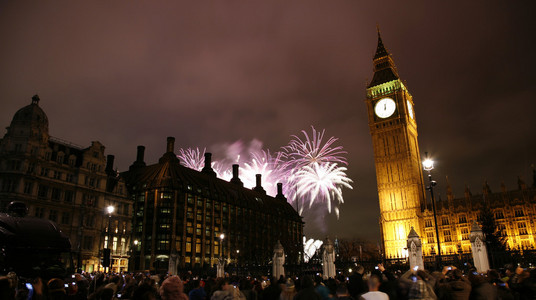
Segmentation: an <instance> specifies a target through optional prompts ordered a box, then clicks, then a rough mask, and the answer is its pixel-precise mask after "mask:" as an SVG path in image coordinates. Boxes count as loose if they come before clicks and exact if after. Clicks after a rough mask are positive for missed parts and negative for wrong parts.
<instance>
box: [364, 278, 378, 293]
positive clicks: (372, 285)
mask: <svg viewBox="0 0 536 300" xmlns="http://www.w3.org/2000/svg"><path fill="white" fill-rule="evenodd" d="M367 284H368V288H369V291H371V292H374V291H378V290H379V288H380V278H379V277H378V276H376V275H372V276H370V278H369V280H368V282H367Z"/></svg>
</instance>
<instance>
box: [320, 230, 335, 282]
mask: <svg viewBox="0 0 536 300" xmlns="http://www.w3.org/2000/svg"><path fill="white" fill-rule="evenodd" d="M323 248H324V252H323V254H322V270H323V274H324V279H328V278H335V276H336V274H335V247H334V246H333V243H332V242H331V240H330V239H329V238H326V240H325V241H324V245H323Z"/></svg>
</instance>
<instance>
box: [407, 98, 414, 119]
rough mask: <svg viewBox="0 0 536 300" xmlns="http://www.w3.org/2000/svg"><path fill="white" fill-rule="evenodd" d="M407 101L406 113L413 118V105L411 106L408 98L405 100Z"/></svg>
mask: <svg viewBox="0 0 536 300" xmlns="http://www.w3.org/2000/svg"><path fill="white" fill-rule="evenodd" d="M407 103H408V113H409V116H410V117H411V118H412V119H413V118H415V117H414V116H413V106H411V102H409V100H407Z"/></svg>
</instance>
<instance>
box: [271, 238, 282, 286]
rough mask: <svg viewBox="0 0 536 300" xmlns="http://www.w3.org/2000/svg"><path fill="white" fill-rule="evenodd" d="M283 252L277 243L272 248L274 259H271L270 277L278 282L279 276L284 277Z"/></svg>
mask: <svg viewBox="0 0 536 300" xmlns="http://www.w3.org/2000/svg"><path fill="white" fill-rule="evenodd" d="M284 264H285V250H284V249H283V245H281V243H280V242H279V241H277V244H276V245H275V248H274V257H273V259H272V276H273V277H274V278H275V279H276V280H278V279H279V277H281V275H283V276H285V267H284V266H283V265H284Z"/></svg>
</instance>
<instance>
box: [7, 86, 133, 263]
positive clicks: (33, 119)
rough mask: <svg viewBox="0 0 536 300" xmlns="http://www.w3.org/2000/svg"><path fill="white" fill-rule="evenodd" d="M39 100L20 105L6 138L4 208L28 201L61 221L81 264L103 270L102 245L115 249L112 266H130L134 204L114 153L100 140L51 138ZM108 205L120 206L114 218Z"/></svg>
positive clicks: (32, 210)
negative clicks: (108, 152) (79, 141)
mask: <svg viewBox="0 0 536 300" xmlns="http://www.w3.org/2000/svg"><path fill="white" fill-rule="evenodd" d="M39 101H40V99H39V96H37V95H35V96H33V97H32V101H31V103H30V104H29V105H26V106H24V107H23V108H21V109H19V110H18V111H17V112H16V113H15V115H14V116H13V119H12V121H11V124H10V125H9V127H7V132H6V134H5V135H4V137H3V138H2V139H0V210H1V211H5V209H6V207H7V205H8V204H9V203H10V202H11V201H15V200H17V201H23V202H24V203H25V204H26V205H27V207H28V208H29V214H30V215H31V216H36V217H39V218H46V219H49V220H51V221H53V222H55V223H57V224H58V225H59V226H60V228H61V230H62V231H63V232H64V233H65V234H66V235H67V236H68V237H69V238H70V240H71V244H72V246H73V249H72V251H73V253H74V261H75V265H76V266H77V267H78V268H79V269H82V270H85V271H89V272H91V271H96V270H98V269H102V266H101V258H102V251H103V250H102V249H103V248H110V249H111V253H112V268H113V269H114V270H116V271H119V270H122V269H123V270H125V269H126V268H127V266H128V255H127V253H128V250H129V249H130V248H129V243H130V224H131V222H130V216H131V215H132V205H131V201H129V199H128V197H127V191H126V188H125V184H124V182H123V181H122V180H121V179H120V178H119V176H118V173H117V172H116V171H114V169H113V162H114V157H113V155H108V157H106V156H105V155H104V149H105V147H104V146H103V145H102V144H101V143H100V142H98V141H94V142H91V145H90V146H89V147H82V146H77V145H75V144H73V143H70V142H68V141H64V140H62V139H59V138H54V137H51V136H50V135H49V131H48V117H47V115H46V114H45V112H44V111H43V109H42V108H41V107H40V106H39ZM107 206H113V207H114V208H115V212H114V213H113V215H112V217H111V218H110V217H109V216H108V215H107V214H106V213H105V209H104V208H105V207H107ZM108 227H110V230H109V228H108ZM108 239H109V240H110V241H111V242H110V243H108Z"/></svg>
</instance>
